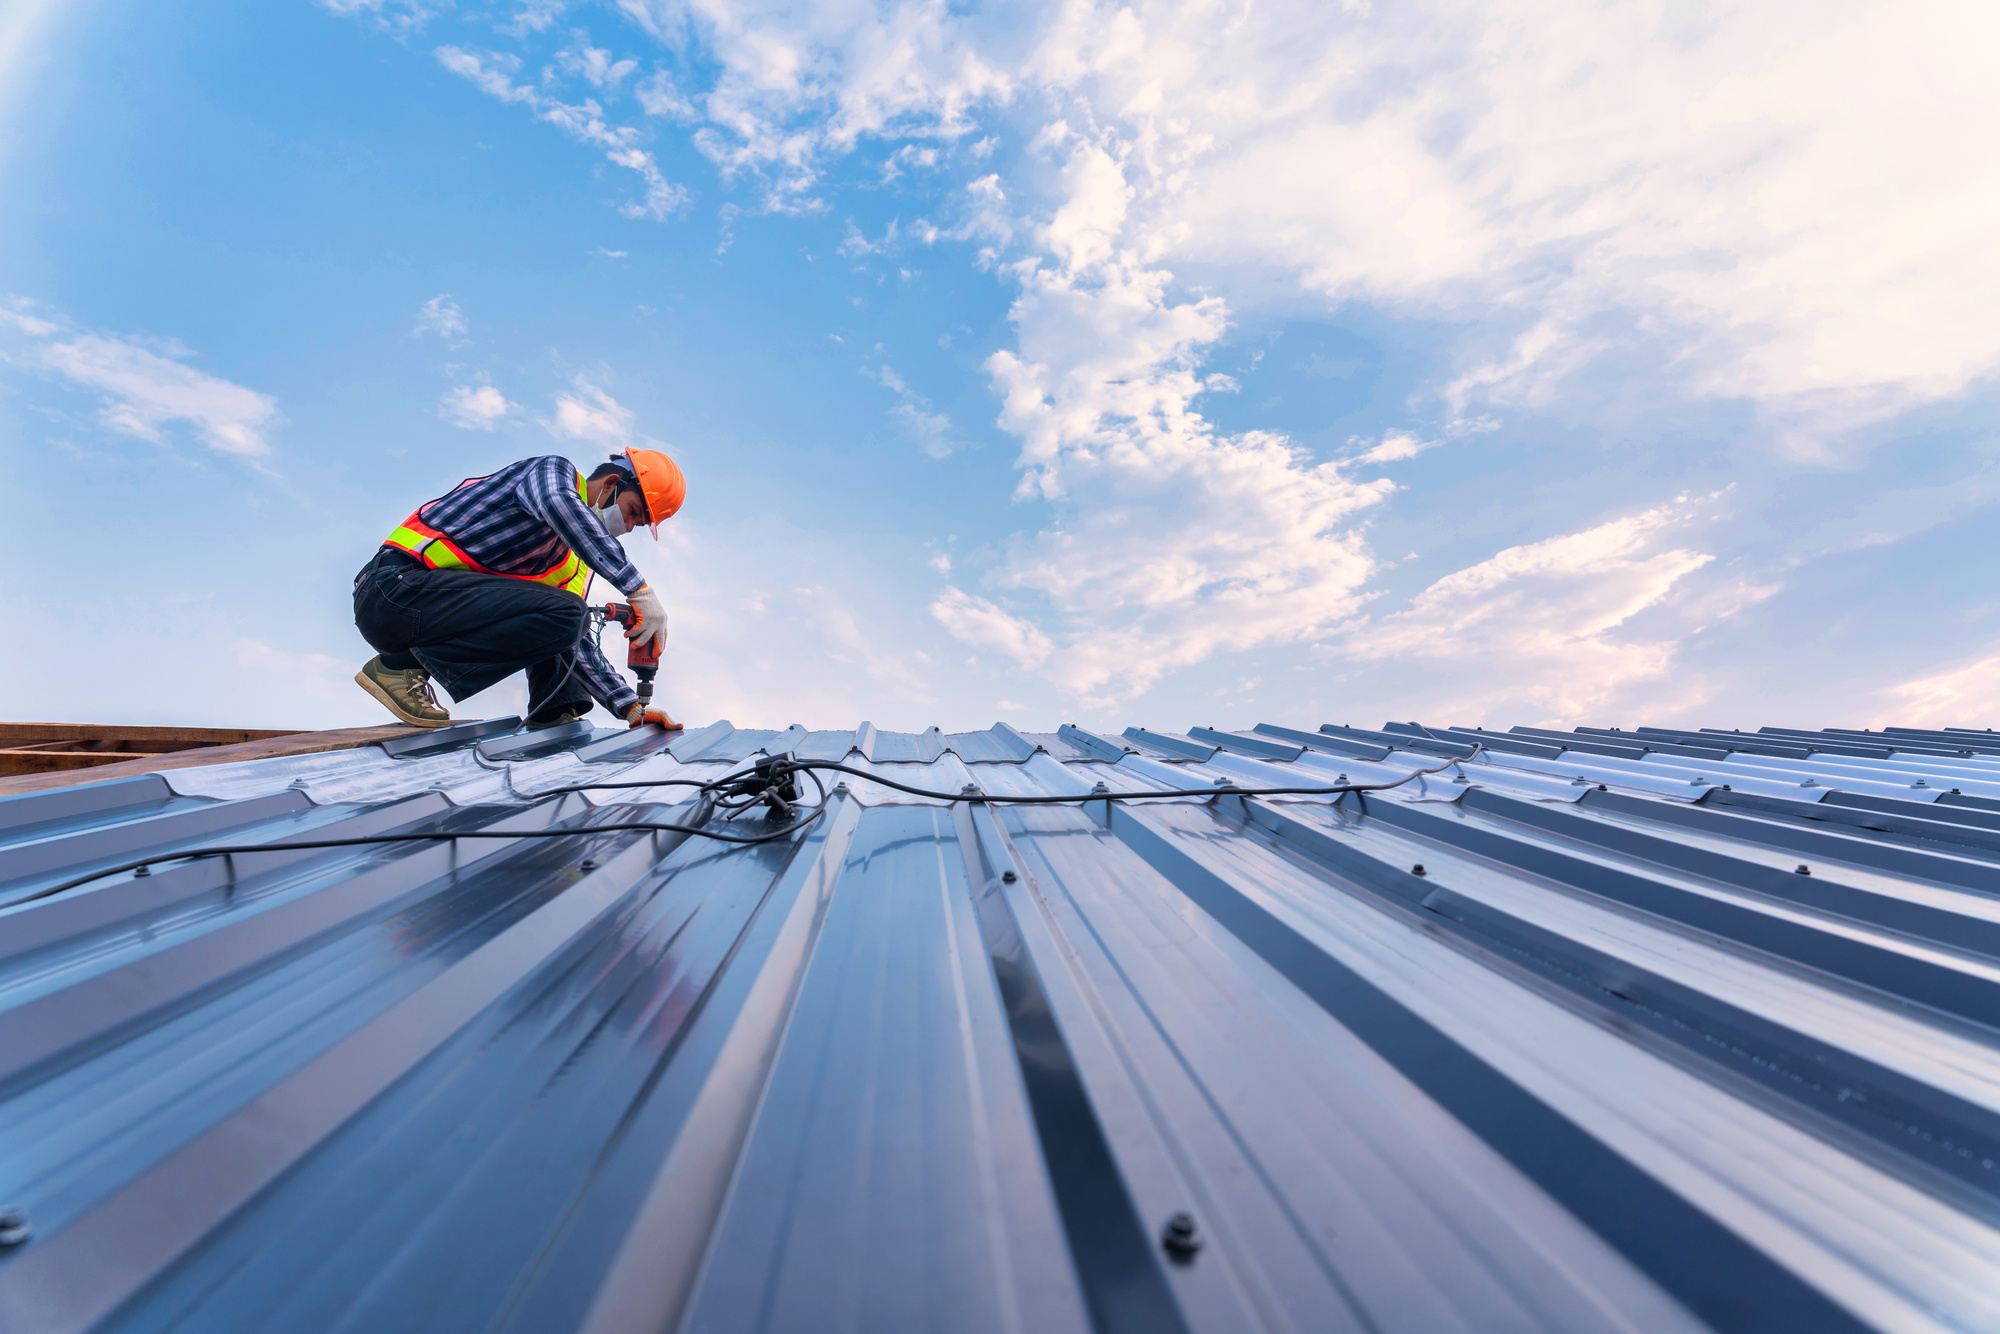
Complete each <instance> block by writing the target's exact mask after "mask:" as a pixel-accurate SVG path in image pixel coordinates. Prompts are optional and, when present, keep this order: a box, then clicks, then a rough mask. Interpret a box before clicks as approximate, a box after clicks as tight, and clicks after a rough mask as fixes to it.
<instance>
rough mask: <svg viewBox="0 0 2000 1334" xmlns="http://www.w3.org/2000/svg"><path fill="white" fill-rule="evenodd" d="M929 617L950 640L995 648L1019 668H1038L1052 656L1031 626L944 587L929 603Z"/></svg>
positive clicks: (1046, 642) (1049, 645) (980, 599)
mask: <svg viewBox="0 0 2000 1334" xmlns="http://www.w3.org/2000/svg"><path fill="white" fill-rule="evenodd" d="M931 615H932V616H935V617H936V618H937V620H938V623H939V624H941V625H943V626H944V628H945V629H947V630H949V631H950V632H951V633H952V635H953V637H954V638H957V639H961V640H963V641H964V642H966V643H968V644H979V645H984V646H986V647H990V648H997V649H999V650H1000V651H1001V652H1002V653H1005V654H1006V655H1007V656H1008V657H1010V658H1012V659H1013V660H1014V661H1015V662H1017V663H1019V664H1020V665H1021V666H1023V667H1039V666H1041V665H1042V664H1043V663H1044V662H1047V661H1048V659H1049V655H1050V654H1052V653H1054V652H1055V645H1054V644H1053V643H1051V642H1050V640H1049V637H1048V636H1047V635H1045V634H1043V633H1042V632H1041V631H1040V630H1039V629H1037V628H1036V627H1035V626H1034V625H1033V624H1032V623H1031V622H1029V621H1026V620H1023V619H1022V618H1021V617H1019V616H1016V615H1014V614H1012V613H1011V612H1009V611H1007V610H1006V609H1005V608H1003V607H998V606H995V605H994V604H993V603H991V602H989V601H987V600H986V599H985V598H983V597H979V596H977V595H976V594H972V593H967V592H966V591H964V590H963V589H961V588H957V587H954V586H950V585H947V586H946V588H945V590H944V592H942V593H940V594H938V596H937V599H936V601H934V602H932V603H931Z"/></svg>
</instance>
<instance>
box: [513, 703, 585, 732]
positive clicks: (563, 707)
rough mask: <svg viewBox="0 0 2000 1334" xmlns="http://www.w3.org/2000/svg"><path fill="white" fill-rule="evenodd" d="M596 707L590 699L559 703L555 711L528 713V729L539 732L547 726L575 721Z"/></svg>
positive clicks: (558, 725) (556, 725) (557, 725)
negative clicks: (576, 702)
mask: <svg viewBox="0 0 2000 1334" xmlns="http://www.w3.org/2000/svg"><path fill="white" fill-rule="evenodd" d="M594 707H596V706H595V705H593V704H592V703H591V702H590V701H589V700H584V701H583V702H582V703H580V704H558V705H557V706H556V707H555V709H554V710H553V711H544V712H541V713H531V714H529V715H528V730H529V731H530V732H539V731H541V730H542V729H543V728H545V727H561V726H562V725H563V724H564V723H573V722H575V721H576V720H577V719H579V718H581V717H583V716H585V715H586V714H588V713H589V712H590V711H591V709H592V708H594Z"/></svg>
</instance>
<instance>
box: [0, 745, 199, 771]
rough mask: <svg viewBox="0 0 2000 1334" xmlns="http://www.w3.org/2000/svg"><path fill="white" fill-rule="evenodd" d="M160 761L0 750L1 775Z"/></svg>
mask: <svg viewBox="0 0 2000 1334" xmlns="http://www.w3.org/2000/svg"><path fill="white" fill-rule="evenodd" d="M175 753H182V752H175ZM159 758H160V757H159V755H157V754H155V753H153V752H151V751H143V750H83V751H77V750H56V751H49V750H0V774H45V773H52V772H55V771H57V770H69V769H91V768H96V767H98V766H100V765H106V764H122V763H124V762H126V761H128V760H156V759H159Z"/></svg>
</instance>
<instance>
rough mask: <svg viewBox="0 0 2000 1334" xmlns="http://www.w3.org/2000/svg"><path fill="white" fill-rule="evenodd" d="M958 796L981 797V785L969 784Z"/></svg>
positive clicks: (961, 789) (960, 790) (959, 791)
mask: <svg viewBox="0 0 2000 1334" xmlns="http://www.w3.org/2000/svg"><path fill="white" fill-rule="evenodd" d="M958 794H959V795H960V796H961V797H976V796H978V795H979V784H977V783H967V784H966V785H965V786H964V787H962V788H960V789H959V790H958Z"/></svg>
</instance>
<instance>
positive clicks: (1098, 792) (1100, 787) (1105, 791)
mask: <svg viewBox="0 0 2000 1334" xmlns="http://www.w3.org/2000/svg"><path fill="white" fill-rule="evenodd" d="M1090 791H1091V795H1093V796H1108V795H1110V792H1111V789H1110V787H1108V786H1107V785H1106V784H1105V783H1103V782H1102V781H1100V782H1099V783H1098V784H1097V786H1096V787H1093V788H1092V789H1090Z"/></svg>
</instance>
